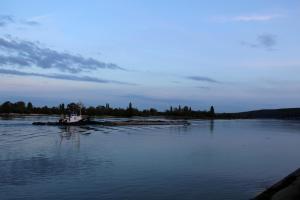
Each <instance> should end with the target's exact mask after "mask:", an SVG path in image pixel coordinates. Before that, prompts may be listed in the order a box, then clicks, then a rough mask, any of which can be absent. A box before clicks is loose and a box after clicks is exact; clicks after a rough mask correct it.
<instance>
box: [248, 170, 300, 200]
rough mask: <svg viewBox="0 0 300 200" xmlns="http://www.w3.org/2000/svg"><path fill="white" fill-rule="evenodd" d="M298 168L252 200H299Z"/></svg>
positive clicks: (299, 176)
mask: <svg viewBox="0 0 300 200" xmlns="http://www.w3.org/2000/svg"><path fill="white" fill-rule="evenodd" d="M299 199H300V168H299V169H297V170H296V171H294V172H293V173H291V174H290V175H288V176H287V177H285V178H284V179H282V180H281V181H279V182H278V183H276V184H275V185H273V186H271V187H270V188H268V189H267V190H266V191H264V192H262V193H261V194H259V195H258V196H257V197H255V198H254V199H253V200H299Z"/></svg>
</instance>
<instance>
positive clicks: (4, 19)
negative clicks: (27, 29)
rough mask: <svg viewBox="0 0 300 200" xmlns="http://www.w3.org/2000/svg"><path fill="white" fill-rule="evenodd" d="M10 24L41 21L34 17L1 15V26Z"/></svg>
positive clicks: (28, 23) (29, 23)
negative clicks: (20, 18) (23, 17)
mask: <svg viewBox="0 0 300 200" xmlns="http://www.w3.org/2000/svg"><path fill="white" fill-rule="evenodd" d="M9 24H21V25H27V26H37V25H40V23H39V22H38V21H36V20H34V19H27V20H18V19H16V18H15V17H14V16H12V15H0V27H4V26H7V25H9Z"/></svg>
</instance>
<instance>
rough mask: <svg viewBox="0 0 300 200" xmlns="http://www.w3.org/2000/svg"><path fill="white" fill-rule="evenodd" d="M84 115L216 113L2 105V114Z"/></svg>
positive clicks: (206, 113) (179, 109)
mask: <svg viewBox="0 0 300 200" xmlns="http://www.w3.org/2000/svg"><path fill="white" fill-rule="evenodd" d="M79 110H81V113H82V114H83V115H89V116H105V115H109V116H116V117H132V116H169V117H186V118H214V117H215V111H214V107H213V106H211V107H210V109H209V111H200V110H192V108H191V107H188V106H180V105H179V106H178V107H172V106H171V107H170V108H169V109H167V110H166V111H163V112H161V111H158V110H157V109H155V108H149V109H144V110H139V109H138V108H134V107H133V105H132V103H131V102H130V103H129V104H128V107H127V108H113V107H110V105H109V104H108V103H107V104H106V105H105V106H96V107H94V106H89V107H85V106H83V105H80V104H78V103H69V104H67V105H65V104H64V103H62V104H59V105H58V106H53V107H48V106H42V107H38V106H33V104H32V103H31V102H28V103H25V102H23V101H18V102H15V103H12V102H10V101H6V102H4V103H3V104H1V105H0V113H1V114H12V113H16V114H47V115H50V114H57V115H60V114H68V113H70V112H77V113H79Z"/></svg>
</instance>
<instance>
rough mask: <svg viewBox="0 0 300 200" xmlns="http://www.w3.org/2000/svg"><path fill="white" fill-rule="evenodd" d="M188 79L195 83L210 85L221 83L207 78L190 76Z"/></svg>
mask: <svg viewBox="0 0 300 200" xmlns="http://www.w3.org/2000/svg"><path fill="white" fill-rule="evenodd" d="M186 78H187V79H190V80H193V81H201V82H209V83H219V81H216V80H214V79H212V78H209V77H205V76H188V77H186Z"/></svg>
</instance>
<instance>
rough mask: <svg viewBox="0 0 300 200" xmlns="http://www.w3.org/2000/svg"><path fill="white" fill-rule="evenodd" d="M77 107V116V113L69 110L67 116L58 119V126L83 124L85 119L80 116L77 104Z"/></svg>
mask: <svg viewBox="0 0 300 200" xmlns="http://www.w3.org/2000/svg"><path fill="white" fill-rule="evenodd" d="M77 106H78V110H79V115H78V114H77V113H78V112H76V111H75V110H71V111H69V113H68V114H67V115H63V116H62V117H61V118H60V119H59V123H60V124H66V125H68V124H70V125H71V124H79V123H81V122H85V121H86V120H87V118H84V117H83V116H82V115H81V108H82V106H81V103H78V104H77Z"/></svg>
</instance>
